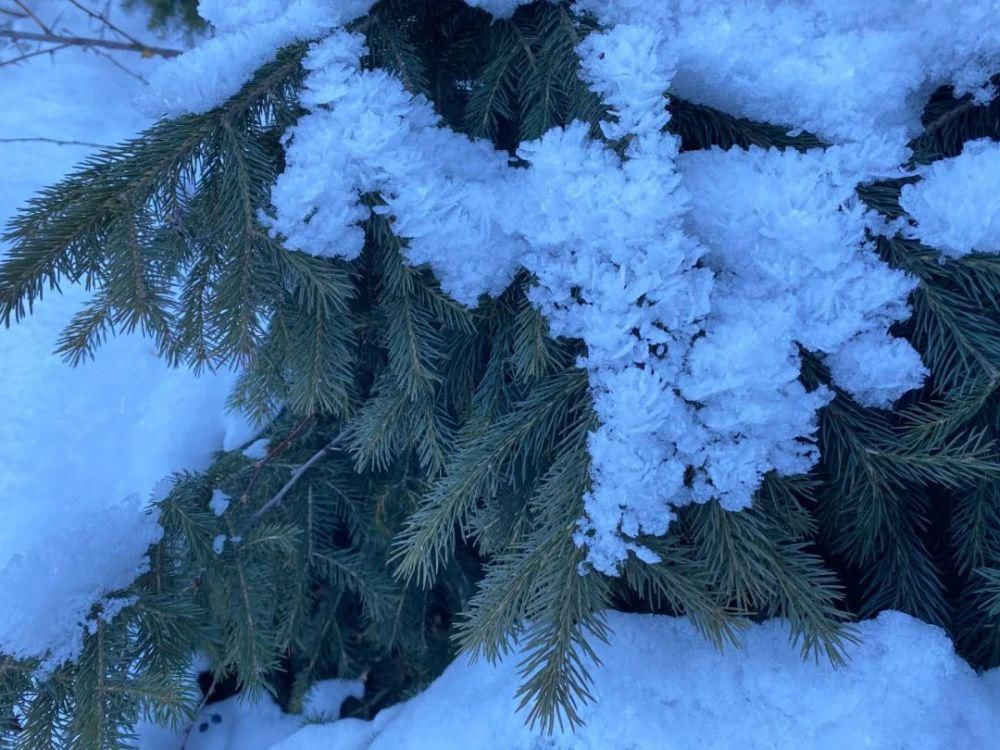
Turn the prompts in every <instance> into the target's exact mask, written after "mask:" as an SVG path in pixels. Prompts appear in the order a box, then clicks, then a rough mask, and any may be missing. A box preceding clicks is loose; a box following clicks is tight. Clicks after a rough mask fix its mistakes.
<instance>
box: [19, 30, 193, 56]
mask: <svg viewBox="0 0 1000 750" xmlns="http://www.w3.org/2000/svg"><path fill="white" fill-rule="evenodd" d="M0 39H13V40H15V41H22V42H48V43H50V44H61V45H64V46H74V47H95V48H103V49H118V50H124V51H126V52H138V53H139V54H141V55H143V56H144V57H153V56H157V55H158V56H160V57H167V58H170V57H177V56H178V55H180V54H182V53H183V51H184V50H179V49H171V48H169V47H155V46H152V45H149V44H142V43H138V44H137V43H136V42H116V41H114V40H112V39H94V38H92V37H83V36H66V35H63V34H35V33H32V32H30V31H14V30H12V29H0Z"/></svg>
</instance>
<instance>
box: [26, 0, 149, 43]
mask: <svg viewBox="0 0 1000 750" xmlns="http://www.w3.org/2000/svg"><path fill="white" fill-rule="evenodd" d="M69 1H70V3H72V4H73V6H74V7H76V8H79V9H80V10H81V11H83V12H84V13H86V14H87V15H88V16H90V17H91V18H92V19H94V20H95V21H97V22H98V23H100V24H102V25H103V26H107V27H108V28H109V29H111V30H112V31H113V32H115V33H116V34H118V35H119V36H122V37H124V38H125V39H128V40H129V41H130V42H132V44H137V45H139V46H140V47H142V46H145V45H144V44H143V43H142V42H141V41H140V40H139V39H136V38H135V37H134V36H132V35H131V34H129V33H128V32H127V31H125V30H124V29H122V28H120V27H119V26H116V25H115V24H113V23H112V22H111V19H110V18H108V17H107V15H105V14H104V13H98V12H97V11H95V10H91V9H90V8H88V7H87V6H86V5H83V4H82V3H80V2H79V1H78V0H69ZM18 4H19V5H20V3H18ZM48 31H51V29H49V30H48Z"/></svg>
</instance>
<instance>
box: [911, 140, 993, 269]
mask: <svg viewBox="0 0 1000 750" xmlns="http://www.w3.org/2000/svg"><path fill="white" fill-rule="evenodd" d="M997 196H1000V143H997V142H996V141H991V140H989V139H985V138H984V139H981V140H978V141H969V142H968V143H966V144H965V146H964V147H963V149H962V153H961V154H960V155H959V156H956V157H955V158H953V159H942V160H941V161H936V162H934V163H933V164H931V165H930V166H929V167H928V168H927V169H926V171H925V172H924V174H923V179H922V180H921V181H920V182H918V183H916V184H915V185H906V186H905V187H903V192H902V195H901V196H900V198H899V205H900V206H902V207H903V210H904V211H906V212H907V213H908V214H909V215H910V216H911V217H913V219H914V220H915V221H916V227H915V228H913V229H912V230H911V231H910V232H909V234H910V235H911V236H913V237H916V238H917V239H919V240H920V241H921V242H922V243H924V244H925V245H930V246H931V247H934V248H937V249H938V250H940V251H941V252H943V253H944V254H945V255H949V256H951V257H953V258H959V257H961V256H963V255H967V254H968V253H972V252H978V253H997V252H1000V200H998V199H997Z"/></svg>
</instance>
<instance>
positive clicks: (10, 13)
mask: <svg viewBox="0 0 1000 750" xmlns="http://www.w3.org/2000/svg"><path fill="white" fill-rule="evenodd" d="M0 13H3V14H4V15H5V16H10V17H11V18H27V16H26V15H24V13H18V12H17V11H16V10H11V9H10V8H0Z"/></svg>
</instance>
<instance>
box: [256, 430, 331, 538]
mask: <svg viewBox="0 0 1000 750" xmlns="http://www.w3.org/2000/svg"><path fill="white" fill-rule="evenodd" d="M345 437H346V436H345V435H344V433H340V434H339V435H337V437H335V438H334V439H333V440H331V441H330V442H329V443H327V444H326V445H324V446H323V447H322V448H320V449H319V450H318V451H316V452H315V453H314V454H313V455H312V457H311V458H310V459H309V460H308V461H306V462H305V463H304V464H302V465H301V466H300V467H299V468H297V469H296V470H295V472H294V473H293V474H292V478H291V479H289V480H288V481H287V482H285V486H284V487H282V488H281V489H280V490H279V491H278V494H277V495H275V496H274V497H272V498H271V499H270V500H268V501H267V502H266V503H264V504H263V505H262V506H260V507H259V508H258V509H257V510H256V512H254V514H253V515H252V516H250V523H251V524H253V523H256V522H257V521H258V520H260V518H261V517H262V516H263V515H264V514H265V513H267V512H268V511H269V510H270V509H271V508H273V507H274V506H275V505H278V504H280V503H281V501H282V500H284V499H285V496H286V495H287V494H288V493H289V492H291V490H292V487H294V486H295V483H296V482H298V481H299V480H300V479H302V477H303V475H305V473H306V472H307V471H309V469H311V468H312V467H313V465H314V464H316V463H317V462H318V461H320V460H321V459H322V458H324V457H325V456H326V454H327V453H329V452H330V451H332V450H336V449H337V448H338V447H339V446H340V444H341V443H342V442H344V439H345Z"/></svg>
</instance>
